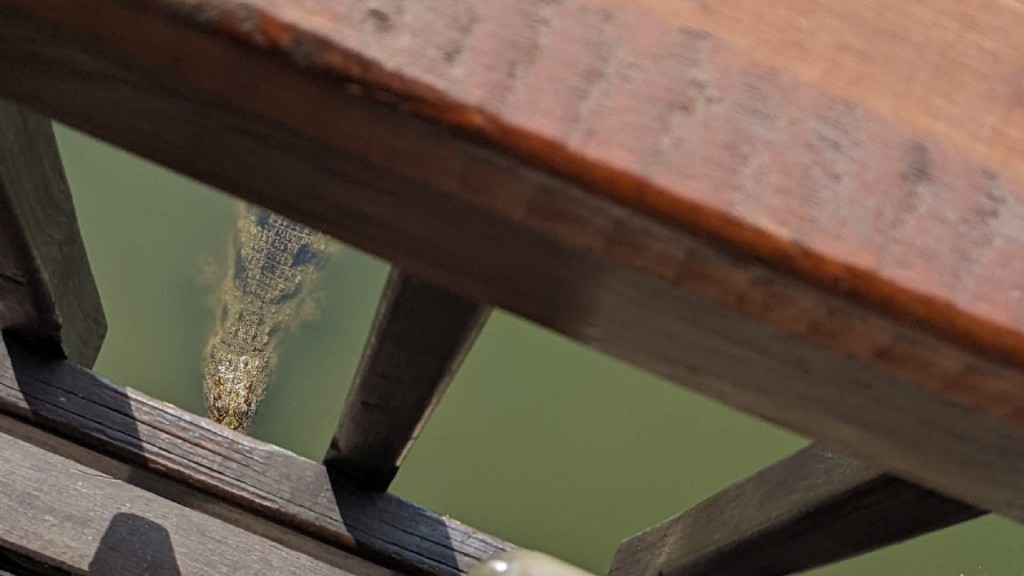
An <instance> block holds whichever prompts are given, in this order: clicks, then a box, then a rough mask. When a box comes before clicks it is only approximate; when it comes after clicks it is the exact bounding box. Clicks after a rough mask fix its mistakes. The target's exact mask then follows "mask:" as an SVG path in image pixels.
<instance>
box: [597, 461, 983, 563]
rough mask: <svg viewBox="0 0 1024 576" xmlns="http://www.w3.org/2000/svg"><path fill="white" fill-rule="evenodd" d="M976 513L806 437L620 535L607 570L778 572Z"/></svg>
mask: <svg viewBox="0 0 1024 576" xmlns="http://www.w3.org/2000/svg"><path fill="white" fill-rule="evenodd" d="M982 514H984V512H983V511H981V510H978V509H976V508H973V507H971V506H968V505H966V504H963V503H961V502H958V501H956V500H951V499H949V498H945V497H943V496H941V495H939V494H936V493H934V492H931V491H929V490H926V489H924V488H920V487H918V486H915V485H913V484H910V483H907V482H904V481H902V480H900V479H898V478H894V477H892V476H890V475H888V474H885V473H884V472H882V471H881V470H878V469H877V468H873V467H870V466H867V465H864V464H861V463H859V462H857V461H855V460H852V459H850V458H847V457H845V456H842V455H839V454H835V453H833V452H829V451H827V450H825V449H824V448H822V447H820V446H814V445H812V446H811V447H809V448H806V449H804V450H802V451H800V452H798V453H797V454H794V455H793V456H791V457H789V458H786V459H784V460H782V461H780V462H778V463H776V464H774V465H772V466H770V467H768V468H765V469H764V470H762V471H760V472H758V473H757V474H755V475H754V476H752V477H750V478H748V479H746V480H744V481H742V482H740V483H738V484H736V485H734V486H731V487H729V488H727V489H726V490H723V491H722V492H720V493H718V494H716V495H714V496H712V497H711V498H709V499H708V500H706V501H704V502H702V503H701V504H699V505H697V506H695V507H694V508H691V509H690V510H687V511H686V512H683V513H682V514H680V515H679V516H676V517H675V518H672V519H670V520H667V521H665V522H664V523H662V524H660V525H658V526H656V527H654V528H651V529H650V530H647V531H645V532H643V533H641V534H638V535H636V536H633V537H632V538H629V539H628V540H626V541H624V542H623V543H622V544H621V545H620V546H619V548H618V549H617V550H616V552H615V558H614V560H613V561H612V567H611V569H610V570H609V575H610V576H659V575H660V576H739V575H743V576H783V575H785V574H793V573H796V572H802V571H804V570H810V569H812V568H817V567H820V566H824V565H827V564H831V563H833V562H836V561H839V560H843V559H845V558H849V557H852V556H856V555H858V554H863V553H866V552H870V551H871V550H874V549H876V548H881V547H884V546H888V545H890V544H895V543H898V542H901V541H904V540H907V539H909V538H913V537H916V536H920V535H922V534H926V533H928V532H931V531H934V530H938V529H941V528H945V527H947V526H952V525H954V524H958V523H960V522H964V521H966V520H970V519H972V518H976V517H978V516H980V515H982Z"/></svg>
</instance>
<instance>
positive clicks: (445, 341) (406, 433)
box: [324, 268, 489, 490]
mask: <svg viewBox="0 0 1024 576" xmlns="http://www.w3.org/2000/svg"><path fill="white" fill-rule="evenodd" d="M488 310H489V309H488V308H487V306H485V305H483V304H480V303H479V302H475V301H472V300H467V299H466V298H463V297H462V296H459V295H458V294H455V293H453V292H450V291H448V290H446V289H445V288H442V287H440V286H437V285H435V284H432V283H430V282H427V281H424V280H420V279H418V278H414V277H412V276H409V275H408V274H406V273H405V272H402V271H401V270H399V269H397V268H393V269H392V271H391V274H390V275H389V277H388V281H387V283H386V284H385V286H384V292H383V294H382V295H381V300H380V305H379V307H378V309H377V315H376V318H375V319H374V323H373V327H372V328H371V330H370V336H369V339H368V340H367V344H366V350H365V351H364V352H363V358H362V361H361V362H360V366H359V369H358V370H357V372H356V377H355V382H354V383H353V384H352V388H351V389H350V391H349V395H348V398H347V399H346V401H345V408H344V410H343V411H342V414H341V420H340V422H339V424H338V430H337V432H336V433H335V435H334V438H333V439H332V441H331V447H330V448H329V449H328V452H327V456H326V457H325V459H324V463H325V464H326V465H327V466H329V467H330V466H334V467H337V468H338V469H339V470H341V471H343V472H344V473H346V474H348V475H350V476H352V477H353V478H354V479H356V480H357V481H358V482H359V483H360V484H362V485H364V486H367V487H368V488H371V489H374V490H386V489H387V487H388V485H389V484H390V483H391V481H392V480H393V479H394V477H395V474H397V473H398V468H399V466H401V464H402V461H403V460H404V459H405V455H406V454H407V453H408V451H409V449H410V448H412V445H413V442H415V441H416V438H417V437H418V436H419V433H420V430H421V429H422V428H423V426H424V425H425V424H426V423H427V420H428V419H429V418H430V414H431V413H432V412H433V411H434V407H435V406H437V403H438V402H440V400H441V396H442V395H443V394H444V391H445V389H447V388H448V383H449V382H450V381H451V379H452V378H453V377H454V376H455V372H456V370H458V367H459V365H460V364H461V363H462V359H463V357H464V356H465V355H466V354H467V353H468V352H469V348H470V347H471V346H472V345H473V342H474V341H475V340H476V336H477V334H478V333H479V331H480V329H481V328H482V327H483V325H484V322H485V320H486V318H487V313H488Z"/></svg>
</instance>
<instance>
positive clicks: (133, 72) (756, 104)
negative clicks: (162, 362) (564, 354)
mask: <svg viewBox="0 0 1024 576" xmlns="http://www.w3.org/2000/svg"><path fill="white" fill-rule="evenodd" d="M736 4H737V5H736V6H731V7H729V8H728V9H725V8H721V7H720V6H719V5H717V4H715V5H713V3H700V2H693V3H677V4H672V3H636V4H635V5H634V4H622V3H617V2H615V1H614V0H564V1H563V2H558V3H539V4H538V5H537V6H532V5H528V4H524V3H522V2H520V1H519V0H483V1H481V2H476V3H462V2H459V1H458V0H437V1H436V2H435V1H432V2H430V3H429V8H428V7H426V4H424V5H422V6H421V5H418V4H413V3H402V2H398V3H396V5H397V6H403V7H404V9H403V10H398V9H396V10H395V11H394V12H389V11H387V10H385V9H383V8H379V7H375V8H366V9H365V10H361V9H359V7H358V6H357V3H355V2H348V1H347V0H346V1H339V0H310V1H305V2H290V1H287V0H247V1H244V2H243V1H242V0H205V1H202V2H194V1H191V0H0V95H2V96H3V97H5V98H9V99H11V100H12V101H13V102H17V104H13V103H5V104H4V105H3V108H2V110H0V129H2V138H3V139H2V140H0V225H2V228H0V304H2V306H0V322H2V324H0V327H2V328H4V345H5V346H4V353H3V355H0V413H2V415H0V434H2V435H3V437H2V438H0V451H2V452H3V453H4V454H3V459H4V461H5V462H10V463H12V464H11V465H10V467H9V473H6V474H4V475H3V476H2V478H0V482H2V483H3V485H2V486H0V494H4V496H3V498H2V499H0V516H2V517H3V518H5V519H10V520H5V522H6V524H4V525H3V526H2V527H0V547H2V548H4V549H6V550H7V551H8V553H9V556H10V557H11V558H15V559H20V562H18V563H17V565H18V566H24V565H25V564H26V563H31V562H32V561H41V562H43V563H44V564H46V565H48V566H50V567H55V568H56V569H57V570H61V571H64V572H73V573H78V572H82V571H86V570H92V571H93V572H94V573H118V572H117V569H116V568H112V567H117V566H119V567H121V568H120V569H121V570H122V571H123V570H124V569H126V568H125V567H130V568H138V567H140V566H141V567H143V568H145V569H150V568H151V569H152V570H156V571H159V570H163V571H164V572H159V573H169V574H173V573H196V572H201V573H222V572H231V573H235V572H238V573H241V572H245V571H253V572H260V573H263V572H266V571H267V570H269V571H271V572H287V571H289V570H292V571H300V572H301V573H313V574H333V573H339V574H371V573H372V574H377V573H382V572H381V571H387V570H397V571H400V572H406V573H411V574H413V573H415V574H444V575H455V574H460V573H464V572H466V571H467V570H468V569H469V568H470V567H471V566H473V565H475V564H476V563H477V562H478V561H479V560H480V559H481V558H483V557H485V556H487V555H489V554H491V553H494V552H496V551H500V550H505V549H508V548H511V547H512V546H511V545H510V544H507V543H504V542H501V541H500V540H497V539H495V538H493V537H490V536H487V535H484V534H481V533H479V532H476V531H475V530H473V529H470V528H468V527H465V526H463V525H461V524H458V523H457V522H455V521H452V520H450V519H447V518H440V517H438V516H436V515H434V514H431V513H430V512H427V511H425V510H423V509H421V508H418V507H416V506H414V505H412V504H409V503H406V502H404V501H402V500H400V499H398V498H395V497H393V496H390V495H388V494H386V493H384V492H382V490H383V489H386V487H387V486H388V484H389V483H390V481H391V479H392V478H393V477H394V474H395V473H396V472H397V471H398V468H399V466H400V465H401V462H402V459H403V457H404V455H405V454H406V453H407V451H408V449H409V447H410V446H411V444H412V443H413V442H414V441H415V438H416V435H417V433H418V431H419V430H420V428H421V427H422V424H423V422H425V420H426V419H427V418H428V417H429V415H430V412H431V411H432V409H433V408H434V406H436V404H437V402H438V401H439V399H440V397H441V394H442V393H443V392H444V389H445V387H446V385H447V383H448V381H449V380H450V378H451V376H452V374H453V372H454V370H456V369H457V367H458V364H459V362H460V360H461V358H462V357H463V355H464V354H465V353H466V351H467V350H468V349H469V347H470V346H471V344H472V341H473V338H474V337H475V334H476V332H477V331H478V329H479V327H480V326H481V325H482V323H483V321H484V319H485V317H486V312H487V310H488V309H489V307H490V306H498V307H501V308H504V309H507V310H509V311H511V312H514V313H516V314H519V315H521V316H524V317H526V318H529V319H531V320H534V321H536V322H538V323H540V324H542V325H544V326H547V327H549V328H552V329H554V330H557V331H560V332H561V333H563V334H565V335H567V336H569V337H571V338H574V339H576V340H578V341H580V342H583V343H585V344H588V345H591V346H593V347H595V348H597V349H599V350H601V351H603V352H606V353H608V354H612V355H615V356H617V357H619V358H622V359H625V360H627V361H630V362H633V363H635V364H637V365H639V366H641V367H643V368H645V369H647V370H650V371H652V372H654V373H656V374H659V375H661V376H664V377H665V378H667V379H669V380H671V381H674V382H677V383H679V384H680V385H683V386H687V387H690V388H693V389H695V390H697V391H700V392H702V393H704V394H708V395H710V396H713V397H715V398H717V399H720V400H722V401H724V402H727V403H729V404H731V405H733V406H735V407H737V408H739V409H742V410H745V411H748V412H751V413H753V414H757V415H760V416H762V417H765V418H767V419H769V420H771V421H773V422H776V423H779V424H781V425H783V426H786V427H788V428H790V429H792V430H794V431H796V432H800V433H803V434H805V435H807V436H810V437H812V438H814V439H815V440H818V441H820V442H822V444H821V445H816V446H812V447H811V448H809V449H807V450H805V451H803V452H801V453H799V454H797V455H794V456H793V457H791V458H789V459H787V460H784V461H782V462H780V463H778V464H776V465H775V466H773V467H770V468H768V469H766V470H764V471H762V472H760V473H758V474H756V475H754V476H753V477H751V478H750V479H748V480H746V481H745V482H742V483H740V484H738V485H736V486H733V487H731V488H728V489H727V490H725V491H723V492H722V493H721V494H719V495H717V496H715V497H713V498H711V499H710V500H708V501H707V502H705V503H703V504H701V505H700V506H698V507H696V508H694V509H693V510H690V511H688V512H685V513H683V514H682V515H680V516H678V517H676V518H674V519H672V520H669V521H667V522H666V523H665V524H663V525H661V526H658V527H655V528H653V529H652V530H650V531H648V532H646V533H644V534H641V535H638V536H637V537H635V538H632V539H630V540H627V541H626V542H624V543H623V545H622V546H621V547H620V549H619V551H618V553H617V554H616V558H615V561H614V563H613V566H612V569H611V572H612V573H613V574H615V575H616V576H648V575H650V576H653V575H656V574H661V575H664V576H695V575H698V574H709V575H710V574H716V575H720V574H740V573H742V574H746V575H750V576H769V575H780V574H786V573H791V572H793V571H797V570H802V569H807V568H812V567H815V566H820V565H823V564H827V563H830V562H834V561H836V560H839V559H842V558H846V557H849V556H852V555H856V554H859V553H863V552H865V551H868V550H871V549H874V548H877V547H880V546H885V545H887V544H891V543H894V542H897V541H900V540H903V539H906V538H909V537H913V536H915V535H918V534H922V533H925V532H928V531H931V530H935V529H939V528H942V527H945V526H948V525H952V524H955V523H957V522H961V521H964V520H966V519H969V518H973V517H976V516H977V515H980V514H982V513H984V511H987V510H992V511H994V512H997V513H1000V514H1004V515H1006V516H1009V517H1011V518H1014V519H1016V520H1024V490H1022V489H1021V486H1020V481H1019V479H1020V478H1022V477H1024V442H1022V441H1024V420H1022V419H1021V417H1020V414H1022V413H1024V412H1022V409H1024V372H1022V370H1021V368H1022V365H1024V300H1021V299H1019V298H1017V296H1019V292H1020V289H1019V286H1018V284H1017V283H1019V278H1021V277H1024V269H1021V268H1022V267H1024V263H1022V262H1024V260H1022V259H1020V258H1018V257H1016V255H1017V247H1018V246H1019V245H1020V242H1019V240H1018V236H1019V227H1020V225H1022V223H1024V221H1022V220H1020V213H1019V210H1020V206H1024V193H1021V192H1020V190H1022V188H1021V186H1020V178H1021V177H1020V174H1021V173H1022V170H1021V169H1020V168H1021V162H1022V161H1021V160H1020V158H1024V141H1022V140H1021V139H1020V134H1024V130H1018V129H1019V128H1021V127H1022V117H1021V115H1020V113H1019V111H1018V108H1019V107H1017V105H1016V104H1014V102H1015V100H1013V99H1012V98H999V97H996V96H993V95H992V94H995V93H997V92H998V91H993V92H986V91H983V90H982V91H978V90H977V89H976V87H977V86H996V85H998V86H1011V85H1013V82H1015V81H1016V80H1014V79H1015V78H1016V74H1017V73H1018V72H1019V70H1020V58H1021V56H1020V54H1024V51H1022V50H1020V49H1019V48H1024V47H1022V46H1017V44H1020V42H1021V40H1019V35H1018V36H1013V37H1010V36H1007V32H1006V31H1007V30H1016V29H1018V28H1019V27H1018V26H1015V24H1024V13H1022V12H1020V11H1019V10H1017V9H1015V8H1013V7H1012V6H1010V5H1009V4H1006V3H1000V2H997V1H996V0H989V1H985V2H982V3H981V4H977V3H975V4H972V6H974V8H970V7H962V6H960V5H959V4H956V3H948V2H945V3H944V2H938V1H930V2H919V3H906V4H891V3H885V2H882V1H881V0H858V1H855V2H850V1H848V0H826V1H824V2H821V1H818V2H804V1H802V0H787V1H785V2H779V3H757V2H738V3H736ZM976 4H977V5H976ZM982 5H984V8H985V9H984V10H983V9H982ZM965 6H966V5H965ZM424 9H426V10H429V11H430V14H429V15H427V14H420V13H419V11H420V10H424ZM971 10H973V12H970V14H971V15H972V16H973V18H969V19H967V18H964V16H965V13H962V12H964V11H971ZM428 16H429V17H428ZM965 21H969V22H970V25H969V26H968V25H967V24H964V23H963V22H965ZM869 22H870V24H869ZM936 22H939V23H941V24H942V25H941V26H937V25H933V24H934V23H936ZM936 30H940V31H942V32H941V33H939V32H936ZM910 32H914V33H910ZM517 38H518V39H525V40H524V41H523V42H519V41H517V40H515V39H517ZM907 38H910V39H912V40H913V41H912V42H910V41H909V40H907ZM787 39H789V40H787ZM807 46H815V47H816V50H817V52H814V53H813V54H812V53H810V52H808V51H807ZM851 46H856V47H857V49H856V50H853V49H852V48H850V47H851ZM954 52H955V53H956V54H959V55H960V56H961V57H960V58H958V59H946V58H945V56H944V55H945V54H950V53H954ZM911 63H912V64H911ZM920 70H926V71H929V70H933V71H935V73H934V74H922V73H919V71H920ZM826 72H827V73H826ZM1007 90H1009V88H1007ZM29 109H31V110H33V112H29V111H28V110H29ZM38 114H44V115H46V116H49V117H52V118H54V119H56V120H59V121H62V122H66V123H68V124H70V125H72V126H74V127H77V128H79V129H82V130H85V131H87V132H89V133H91V134H94V135H96V136H98V137H101V138H103V139H105V140H108V141H110V142H112V143H114V144H117V145H119V146H122V147H125V148H127V149H129V150H131V151H133V152H136V153H138V154H141V155H143V156H145V157H148V158H150V159H152V160H155V161H157V162H159V163H162V164H164V165H166V166H168V167H170V168H173V169H175V170H178V171H180V172H182V173H184V174H187V175H190V176H192V177H195V178H198V179H200V180H202V181H205V182H207V183H209V184H212V185H215V186H218V187H220V188H222V189H224V190H226V191H228V192H230V193H232V194H235V195H237V196H239V197H240V198H243V199H245V200H248V201H252V202H255V203H258V204H260V205H262V206H264V207H267V208H269V209H272V210H275V211H278V212H280V213H282V214H284V215H286V216H288V217H290V218H293V219H295V220H297V221H299V222H301V223H303V224H306V225H309V226H312V227H315V228H318V229H320V230H322V231H325V232H327V233H329V234H331V235H333V236H334V237H335V238H338V239H339V240H342V241H345V242H348V243H351V244H353V245H355V246H357V247H359V248H361V249H364V250H367V251H369V252H371V253H374V254H376V255H378V256H381V257H383V258H386V259H388V260H390V261H391V262H392V263H393V264H394V265H395V271H394V272H393V273H392V277H391V279H390V281H389V284H388V289H387V290H386V291H385V294H384V296H383V298H382V302H381V305H380V311H379V313H378V317H377V321H376V323H375V325H374V328H373V334H372V335H371V338H370V341H369V343H368V345H367V349H366V352H365V354H364V360H363V364H362V366H361V368H360V370H359V373H358V377H357V381H356V382H355V385H354V386H353V388H352V392H351V394H350V396H349V399H348V401H347V403H346V406H345V408H344V413H343V416H342V419H341V422H340V424H339V428H338V432H337V434H336V435H335V438H334V440H333V442H332V447H331V450H330V451H329V453H328V455H327V458H326V465H321V464H317V463H314V462H310V461H308V460H304V459H302V458H299V457H297V456H295V455H293V454H290V453H287V452H285V451H282V450H280V449H277V448H275V447H273V446H269V445H266V444H263V443H260V442H258V441H255V440H252V439H250V438H247V437H245V436H242V435H239V434H236V433H233V432H231V431H228V430H226V429H224V428H222V427H220V426H217V425H215V424H212V423H210V422H208V421H206V420H205V419H202V418H199V417H196V416H193V415H190V414H187V413H185V412H183V411H181V410H178V409H176V408H174V407H172V406H168V405H166V404H163V403H160V402H157V401H154V400H152V399H150V398H148V397H146V396H144V395H142V394H139V393H137V392H134V391H131V390H126V389H123V388H119V387H117V386H115V385H113V384H110V383H109V382H107V381H105V380H103V379H102V378H100V377H98V376H96V375H94V374H92V373H91V372H89V370H88V369H87V368H88V367H89V366H90V365H91V362H92V361H93V360H94V359H95V357H96V354H97V352H98V350H99V346H100V343H101V342H102V339H103V335H104V332H105V325H104V322H103V320H102V310H101V308H100V305H99V299H98V297H97V296H96V290H95V287H94V285H93V283H92V278H91V273H90V272H89V268H88V264H87V261H86V256H85V251H84V249H83V247H82V244H81V241H80V239H79V238H78V232H77V225H76V224H75V219H74V214H73V208H72V204H71V200H70V196H69V194H68V190H67V185H66V182H65V179H64V176H63V173H62V171H61V168H60V161H59V157H58V155H57V150H56V146H55V143H54V140H53V136H52V132H51V129H50V126H49V122H48V120H47V119H46V118H44V117H42V116H39V115H38ZM1007 127H1009V128H1007ZM1021 247H1024V246H1021ZM485 303H486V304H485ZM396 358H401V359H402V362H401V363H396V362H395V359H396ZM825 445H827V446H829V447H830V449H826V448H824V447H823V446H825ZM833 450H839V451H842V452H843V453H848V454H851V455H853V456H854V457H856V458H858V459H862V460H863V461H864V462H868V463H870V465H868V464H862V463H860V462H859V461H858V460H854V459H851V458H850V457H847V456H842V455H840V454H838V453H836V452H834V451H833ZM44 493H45V494H47V495H48V496H47V497H46V498H40V497H39V495H40V494H44ZM129 509H130V510H129ZM140 534H141V535H142V536H141V537H140ZM200 534H213V535H215V536H214V537H213V539H212V540H210V539H208V538H206V537H198V536H197V535H200ZM129 538H134V539H135V541H137V542H142V543H144V545H135V546H132V545H129V544H128V543H127V541H128V539H129ZM140 538H141V539H140ZM171 541H173V543H174V547H173V549H171V548H170V547H169V546H168V542H171ZM211 542H216V543H217V544H216V545H215V548H211V546H214V545H212V544H211ZM254 549H258V550H259V552H258V553H250V551H251V550H254ZM218 551H220V553H221V555H222V558H218V559H217V560H215V561H212V562H213V563H210V564H204V563H203V562H204V559H205V558H208V557H210V556H211V555H216V553H217V552H218ZM239 551H242V552H239ZM146 563H150V564H146ZM154 563H155V564H154ZM147 567H148V568H147ZM4 569H8V570H11V569H9V568H6V566H4V565H3V564H0V570H4ZM32 569H35V568H32ZM138 569H142V568H138ZM104 571H106V572H104ZM143 571H145V570H143ZM175 571H177V572H175Z"/></svg>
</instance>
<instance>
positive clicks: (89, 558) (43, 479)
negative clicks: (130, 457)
mask: <svg viewBox="0 0 1024 576" xmlns="http://www.w3.org/2000/svg"><path fill="white" fill-rule="evenodd" d="M0 454H2V458H3V460H4V462H5V466H4V474H3V475H0V494H2V496H0V515H2V517H3V518H4V522H2V523H0V545H2V546H4V547H7V548H9V549H11V550H14V551H16V552H19V553H21V554H24V555H26V556H29V557H31V558H34V559H36V560H39V561H40V562H43V563H45V564H48V565H50V566H56V567H58V568H62V569H65V570H68V571H69V572H75V573H88V574H92V575H95V576H124V575H126V574H146V575H152V576H185V575H187V574H195V575H199V574H202V575H214V574H224V575H227V574H238V573H243V574H244V573H249V574H282V575H284V574H295V575H305V574H311V575H321V576H328V575H335V576H385V575H386V572H385V571H384V570H382V569H380V568H378V567H377V566H375V565H373V564H371V563H369V562H365V561H363V562H361V563H355V562H353V563H352V565H355V570H354V571H348V570H342V569H339V568H336V567H333V566H330V565H327V564H324V563H322V562H319V561H317V560H315V559H313V558H310V557H308V556H306V555H304V554H301V553H298V552H295V551H293V550H291V549H290V548H287V547H285V546H282V545H280V544H277V543H276V542H273V541H270V540H267V539H264V538H261V537H259V536H257V535H255V534H252V533H250V532H248V531H247V530H245V529H243V528H240V527H237V526H232V525H230V524H228V523H226V522H223V521H220V520H217V519H215V518H211V517H209V516H207V515H205V514H203V513H201V512H197V511H194V510H190V509H189V508H186V507H185V506H182V505H180V504H176V503H174V502H171V501H169V500H165V499H163V498H161V497H159V496H157V495H155V494H152V493H150V492H147V491H146V490H143V489H141V488H137V487H135V486H132V485H130V484H127V483H125V482H121V481H119V480H117V479H115V478H112V477H110V476H107V475H105V474H102V473H99V472H97V471H95V470H93V469H92V468H89V467H88V466H85V465H82V464H79V463H77V462H74V461H72V460H69V459H67V458H64V457H61V456H58V455H56V454H54V453H52V452H50V451H48V450H46V449H43V448H40V447H37V446H34V445H32V444H30V443H28V442H25V441H23V440H20V439H18V438H16V437H14V436H10V435H7V434H5V433H0Z"/></svg>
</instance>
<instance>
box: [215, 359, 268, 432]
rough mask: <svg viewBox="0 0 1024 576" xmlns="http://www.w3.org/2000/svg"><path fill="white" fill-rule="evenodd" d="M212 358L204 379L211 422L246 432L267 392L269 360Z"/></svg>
mask: <svg viewBox="0 0 1024 576" xmlns="http://www.w3.org/2000/svg"><path fill="white" fill-rule="evenodd" d="M214 355H215V358H213V359H212V360H213V361H211V362H209V363H207V365H206V370H205V373H204V375H203V380H204V381H203V390H204V391H205V393H206V405H207V407H208V409H209V414H210V418H211V419H212V420H215V421H216V422H219V423H221V424H223V425H225V426H227V427H229V428H232V429H234V430H238V431H239V432H245V431H247V430H248V429H249V425H251V424H252V420H253V417H254V416H255V415H256V408H257V407H258V406H259V404H260V401H261V400H262V399H263V394H264V392H265V391H266V388H267V380H268V374H269V372H268V369H269V366H268V364H269V362H268V360H269V359H268V358H264V357H261V356H260V355H250V354H231V353H219V354H218V353H216V352H215V353H214Z"/></svg>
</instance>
